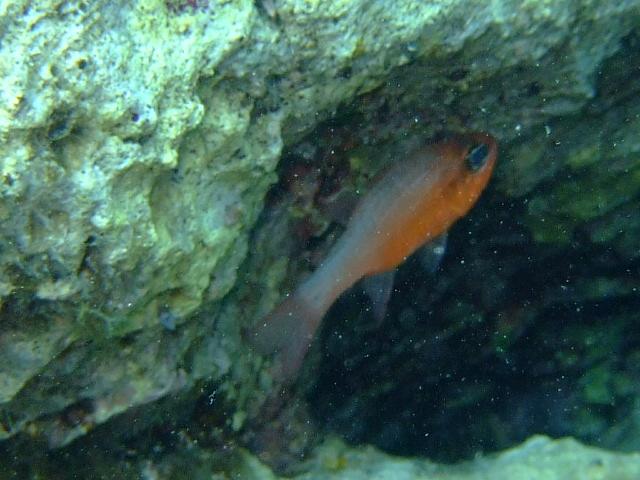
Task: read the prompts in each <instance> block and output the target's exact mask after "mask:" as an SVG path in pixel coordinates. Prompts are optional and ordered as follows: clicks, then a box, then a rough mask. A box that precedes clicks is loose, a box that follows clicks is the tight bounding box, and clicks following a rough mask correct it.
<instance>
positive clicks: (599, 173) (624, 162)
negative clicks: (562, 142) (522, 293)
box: [525, 150, 640, 244]
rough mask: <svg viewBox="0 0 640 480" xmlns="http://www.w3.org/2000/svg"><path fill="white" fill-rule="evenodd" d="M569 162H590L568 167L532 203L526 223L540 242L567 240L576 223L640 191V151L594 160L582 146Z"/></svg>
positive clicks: (607, 209) (596, 217)
mask: <svg viewBox="0 0 640 480" xmlns="http://www.w3.org/2000/svg"><path fill="white" fill-rule="evenodd" d="M567 164H568V165H569V166H573V167H576V166H584V165H587V164H589V166H588V167H585V168H578V169H577V170H573V171H572V169H569V170H565V171H564V173H565V175H564V176H563V175H559V176H558V178H557V179H555V180H554V182H553V184H551V185H550V186H549V187H548V188H547V189H545V193H544V194H540V195H538V196H536V197H535V198H533V199H532V200H531V201H530V202H529V204H528V215H527V217H526V218H525V223H526V224H527V225H528V226H529V228H530V229H531V231H532V233H533V236H534V239H535V240H536V241H538V242H544V243H559V244H566V243H568V242H570V241H571V238H572V236H573V232H574V230H575V229H576V227H578V226H580V225H584V224H585V223H587V222H590V221H594V220H596V219H598V218H600V217H603V216H605V215H606V214H608V213H609V212H611V211H613V210H614V209H616V208H618V207H620V206H622V205H624V204H626V203H628V202H629V201H631V200H632V199H633V198H634V197H635V196H636V195H638V193H640V156H639V155H628V156H626V157H625V158H622V159H615V158H613V159H610V158H607V157H606V156H603V158H602V160H601V161H600V162H598V163H591V159H590V158H589V155H588V154H587V153H586V151H585V150H579V151H578V152H577V155H576V156H572V157H569V159H568V160H567ZM615 164H617V165H615ZM605 165H606V166H607V167H605ZM611 165H615V166H616V167H617V168H610V167H611Z"/></svg>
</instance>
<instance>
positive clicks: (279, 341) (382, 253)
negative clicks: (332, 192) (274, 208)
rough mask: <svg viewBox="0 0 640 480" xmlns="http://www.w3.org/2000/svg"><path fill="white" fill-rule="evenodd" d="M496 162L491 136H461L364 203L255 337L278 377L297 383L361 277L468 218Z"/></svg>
mask: <svg viewBox="0 0 640 480" xmlns="http://www.w3.org/2000/svg"><path fill="white" fill-rule="evenodd" d="M496 158H497V145H496V142H495V139H494V138H493V137H491V136H490V135H488V134H485V133H473V134H468V135H460V136H456V137H454V138H452V139H450V140H447V141H444V142H442V143H438V144H434V145H427V146H424V147H421V148H419V149H417V150H415V151H413V152H412V153H411V154H410V155H409V157H408V158H407V160H405V161H401V162H397V163H396V164H394V165H393V166H392V167H391V168H390V169H389V170H388V171H387V172H386V173H385V174H384V175H382V176H381V177H380V178H379V179H378V181H377V182H376V183H375V184H374V186H373V187H372V188H371V189H370V191H369V192H368V193H367V194H366V195H365V196H364V197H363V198H362V200H361V201H360V202H359V204H358V205H357V207H356V209H355V210H354V212H353V215H352V217H351V219H350V220H349V223H348V225H347V228H346V230H345V232H344V234H343V235H342V237H340V239H339V240H338V241H337V242H336V245H335V246H334V247H333V249H332V250H331V252H330V253H329V255H328V256H327V258H326V260H325V261H324V262H323V263H322V264H321V265H320V266H319V267H318V269H317V270H316V271H314V272H313V274H311V276H310V277H309V278H307V279H306V280H305V281H304V282H303V283H302V284H301V285H300V286H299V287H298V288H297V290H296V291H295V292H294V293H293V294H292V295H289V296H288V297H287V298H286V299H285V300H284V301H283V302H282V303H281V304H280V305H279V306H278V307H276V309H274V310H273V311H272V312H271V313H270V314H269V315H268V316H267V317H266V318H265V319H263V320H262V321H261V322H260V323H259V324H258V326H257V327H256V328H255V329H254V330H253V331H252V335H251V339H250V341H251V343H252V344H253V345H254V346H256V347H257V349H258V350H259V351H260V352H261V353H263V354H270V353H274V352H275V353H276V361H275V364H274V365H275V367H276V372H275V373H276V376H277V377H279V379H280V380H283V381H286V380H290V379H292V378H294V377H295V373H296V372H297V371H298V369H299V367H300V365H301V364H302V360H303V359H304V356H305V355H306V352H307V350H308V348H309V346H310V344H311V341H312V340H313V337H314V335H315V332H316V330H317V329H318V327H319V325H320V322H321V320H322V317H323V316H324V314H325V312H326V311H327V310H328V309H329V307H330V306H331V305H332V304H333V302H334V301H335V300H336V299H337V297H338V296H340V294H341V293H342V292H344V291H345V290H347V289H348V288H349V287H351V286H352V285H353V284H354V283H355V282H356V281H358V280H360V279H361V278H362V277H365V276H368V275H373V274H376V273H381V272H386V271H389V270H392V269H394V268H395V267H397V266H398V265H399V264H400V263H402V262H403V261H404V260H406V258H407V257H408V256H409V255H411V254H412V253H413V252H414V251H415V250H417V249H418V248H419V247H421V246H422V245H424V244H425V243H428V242H429V241H430V240H433V239H435V238H436V237H438V236H440V235H441V234H443V233H445V232H446V231H447V230H448V229H449V228H450V227H451V225H453V223H454V222H456V221H457V220H458V219H459V218H461V217H463V216H464V215H466V213H467V212H468V211H469V210H470V209H471V207H472V206H473V205H474V204H475V202H476V201H477V200H478V198H479V197H480V194H481V193H482V191H483V190H484V188H485V186H486V185H487V182H488V181H489V178H490V177H491V173H492V171H493V168H494V166H495V162H496Z"/></svg>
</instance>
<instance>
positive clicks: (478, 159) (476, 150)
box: [465, 143, 489, 172]
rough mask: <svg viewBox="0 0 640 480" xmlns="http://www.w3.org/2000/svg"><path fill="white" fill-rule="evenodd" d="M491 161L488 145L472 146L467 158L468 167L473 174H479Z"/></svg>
mask: <svg viewBox="0 0 640 480" xmlns="http://www.w3.org/2000/svg"><path fill="white" fill-rule="evenodd" d="M488 159H489V146H488V145H487V144H486V143H479V144H477V145H472V146H471V148H470V149H469V152H468V153H467V156H466V157H465V161H466V162H467V167H468V168H469V170H471V171H472V172H477V171H478V170H480V169H481V168H482V167H484V166H485V164H486V163H487V160H488Z"/></svg>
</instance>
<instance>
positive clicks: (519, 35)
mask: <svg viewBox="0 0 640 480" xmlns="http://www.w3.org/2000/svg"><path fill="white" fill-rule="evenodd" d="M1 8H2V10H0V20H1V22H2V25H3V29H2V30H3V34H2V47H1V50H0V69H1V70H2V72H3V74H2V76H1V78H0V82H1V88H0V92H1V96H2V103H1V104H0V159H1V160H0V219H1V220H2V221H1V223H0V238H1V249H0V302H1V303H0V306H1V310H0V439H7V438H9V437H12V436H14V435H16V434H17V433H20V432H26V433H28V434H29V435H32V436H33V437H36V438H42V437H44V438H45V439H46V440H47V441H48V442H49V444H50V445H51V446H53V447H57V446H61V445H65V444H67V443H69V442H70V441H71V440H73V439H74V438H77V437H78V436H81V435H84V434H85V433H87V432H88V431H90V430H92V429H94V428H95V426H96V425H99V424H101V423H104V422H106V421H107V420H109V419H111V418H112V417H113V416H114V415H117V414H122V413H126V412H129V411H133V412H134V413H135V415H136V416H137V418H140V419H141V423H144V422H145V421H147V419H144V418H143V417H144V415H143V414H142V413H141V412H140V411H139V410H132V409H135V407H139V406H141V405H145V404H148V403H151V402H156V401H157V400H159V399H162V398H163V397H167V396H171V395H179V394H187V392H189V391H190V390H191V389H193V388H194V386H195V385H199V386H200V385H201V384H202V383H205V382H206V384H207V385H208V386H209V385H216V388H215V389H214V390H212V391H213V392H214V393H211V394H210V395H211V396H212V407H211V408H212V409H213V410H215V409H216V408H217V407H216V406H217V405H218V404H217V403H216V402H218V401H219V399H220V397H223V398H224V399H225V402H220V403H224V405H225V407H224V408H225V415H220V416H219V418H224V420H220V421H221V422H228V423H229V424H228V426H229V427H230V428H231V429H232V430H237V429H239V428H240V427H241V426H242V423H243V419H244V417H246V413H245V410H246V408H247V403H248V402H249V400H248V399H249V398H250V397H252V396H258V397H260V396H263V395H264V392H262V391H261V388H259V387H258V386H257V385H256V381H255V380H254V376H255V370H256V368H257V367H256V366H255V363H256V359H255V358H250V357H249V356H248V355H246V351H245V350H244V347H243V345H242V341H241V336H240V333H239V332H240V327H241V325H243V324H247V323H249V322H250V321H252V320H253V317H254V316H255V315H256V312H261V313H264V312H263V311H264V310H265V309H267V308H268V306H267V303H268V302H271V301H275V299H276V297H277V296H278V295H279V289H278V284H279V282H280V280H281V279H282V277H283V276H284V270H285V266H286V265H283V264H282V258H280V259H278V260H279V263H276V262H275V261H271V260H273V259H274V257H275V258H278V256H279V257H282V256H283V254H282V251H279V250H278V248H279V246H280V244H279V243H278V241H279V240H281V238H282V237H287V235H288V232H279V235H281V237H278V236H273V237H271V238H270V239H268V241H267V242H266V243H265V245H266V249H265V253H264V255H263V254H262V253H258V255H257V257H258V258H255V259H253V260H251V261H250V262H249V264H248V266H246V267H245V268H244V270H241V272H242V275H243V277H242V279H243V282H240V283H242V284H241V285H239V286H238V288H237V289H236V290H235V291H233V292H232V293H231V294H229V292H230V291H231V289H232V288H233V287H234V285H235V284H236V280H237V278H238V271H239V268H240V266H241V264H242V262H243V261H244V260H245V257H246V256H247V251H248V250H249V233H250V231H251V229H252V228H253V227H254V224H255V222H256V219H257V218H258V215H259V213H260V212H261V210H262V207H263V202H264V197H265V194H266V192H267V190H268V189H269V188H270V186H271V185H272V184H273V183H275V182H276V174H275V173H274V172H275V168H276V165H277V163H278V160H279V158H280V155H281V152H282V150H283V146H284V145H291V144H293V143H294V142H296V141H298V140H300V139H301V138H302V136H303V135H304V134H306V133H308V132H309V131H311V129H313V128H314V127H315V126H316V125H317V124H318V123H319V122H320V121H322V120H324V119H326V118H328V117H330V116H331V115H333V114H334V113H335V111H336V109H337V108H338V107H339V106H340V105H342V104H345V103H348V102H350V101H352V100H353V99H354V98H355V97H357V96H361V95H363V94H365V93H367V92H372V90H374V89H375V88H377V87H379V86H381V85H385V87H384V88H383V92H382V95H383V96H386V97H392V96H393V92H402V94H403V95H404V97H403V98H401V99H400V100H398V103H397V105H396V111H402V108H403V106H406V105H409V104H412V105H414V106H418V108H420V109H421V113H422V117H421V118H422V119H423V120H422V121H421V124H420V127H421V135H423V136H429V135H430V134H433V133H434V132H438V131H441V130H442V129H443V128H447V129H451V130H463V129H483V130H487V131H491V132H492V133H494V134H495V135H496V136H499V137H500V138H501V139H502V140H503V141H504V142H509V141H512V140H513V141H515V142H520V143H521V145H522V147H521V148H522V150H523V151H525V152H526V153H527V155H524V154H523V155H522V156H518V158H517V160H516V161H513V162H511V163H510V162H505V166H504V167H502V170H501V171H500V172H499V180H498V181H499V185H500V187H498V188H500V189H501V190H502V191H504V192H505V195H507V196H509V195H513V196H519V195H521V194H522V192H524V191H527V189H531V188H533V187H534V186H536V185H538V184H539V183H540V182H542V181H545V180H549V181H550V180H551V179H552V178H553V175H554V173H555V172H556V171H557V170H556V169H555V167H557V166H559V162H561V161H564V160H563V159H564V158H565V157H558V160H557V161H556V162H554V163H552V164H548V163H547V162H549V158H548V157H547V156H545V155H543V152H544V151H545V150H544V148H543V146H541V143H542V141H543V140H544V141H547V140H548V139H547V136H544V135H547V134H546V133H545V134H544V135H542V134H541V133H539V132H543V131H544V132H546V131H545V130H544V126H545V125H552V123H553V122H554V121H557V122H558V123H559V124H560V125H561V124H562V122H563V118H565V119H566V118H570V116H571V115H580V114H581V112H582V109H583V108H585V106H587V105H591V104H592V102H593V99H594V98H596V97H597V93H598V88H599V85H598V83H597V80H598V76H597V72H598V71H599V69H600V68H601V67H602V65H603V63H604V62H606V61H607V59H609V58H613V56H614V55H615V53H616V52H617V51H619V50H620V49H621V48H623V43H622V42H623V41H624V39H625V38H626V39H629V38H630V37H629V32H630V31H631V29H632V27H633V26H634V25H637V22H638V15H639V13H638V5H637V2H631V1H629V2H619V3H616V4H615V5H614V4H609V2H596V1H583V2H572V1H564V2H562V1H561V2H554V3H552V4H547V3H542V2H535V1H532V2H524V3H523V2H515V1H503V2H499V3H494V4H492V6H491V7H489V6H484V5H476V6H473V7H470V6H469V3H468V2H463V1H454V2H450V1H446V2H445V1H443V2H429V4H428V5H423V4H421V3H419V2H414V1H399V2H396V4H395V6H394V8H393V9H388V8H386V7H385V5H384V3H382V2H380V3H378V2H370V1H368V0H361V1H355V0H354V1H338V0H336V1H331V2H315V1H302V0H297V1H294V0H291V1H277V2H275V1H248V0H244V1H237V2H227V1H222V0H220V1H214V0H209V1H204V0H203V1H196V2H193V1H166V2H162V1H157V2H148V1H139V2H106V1H97V2H90V4H86V3H84V2H60V1H44V0H43V1H32V2H29V1H23V2H13V3H9V2H8V3H7V4H5V5H3V6H2V7H1ZM629 41H630V40H629ZM621 78H622V80H624V78H626V77H624V76H622V77H621ZM389 79H391V80H389ZM614 80H615V79H614ZM614 80H612V83H616V82H617V80H615V81H614ZM622 80H620V81H622ZM387 81H388V83H387V84H385V82H387ZM634 88H637V87H634ZM610 97H612V102H611V104H606V102H607V99H603V100H602V101H603V102H605V104H603V105H600V106H598V105H596V106H595V107H594V108H596V111H595V113H594V120H593V121H594V122H597V121H598V119H599V118H601V116H602V115H605V113H602V112H606V115H618V116H620V115H622V114H621V113H619V112H620V111H619V110H618V109H617V108H618V107H617V105H618V104H619V102H621V101H622V99H618V100H616V99H613V97H614V95H613V94H611V95H610ZM362 98H365V99H368V101H371V102H372V104H375V98H376V95H375V94H372V93H369V96H368V97H362ZM614 100H615V101H614ZM403 102H404V103H403ZM598 108H599V109H600V110H598ZM620 108H622V107H620ZM629 108H630V109H632V107H631V106H630V107H629ZM374 110H375V108H374V107H372V108H371V110H370V111H372V112H373V111H374ZM365 111H366V109H365ZM616 112H618V113H616ZM635 112H636V111H634V110H630V113H629V114H630V117H629V118H631V119H632V120H630V122H631V121H635V122H636V123H637V116H636V117H635V120H633V115H636V113H635ZM554 119H557V120H554ZM406 123H407V122H404V123H403V121H399V122H390V123H388V124H384V123H383V122H378V124H377V126H378V127H379V129H378V130H377V131H376V132H373V133H372V135H374V136H375V137H376V138H382V139H384V138H390V137H393V136H394V135H395V136H397V135H401V133H400V132H401V131H402V130H397V131H396V130H394V128H396V127H403V126H406V125H405V124H406ZM409 123H411V122H409ZM551 128H552V129H553V128H555V125H552V126H551ZM558 128H562V127H558ZM628 128H629V129H630V130H629V131H633V130H632V125H631V124H629V125H628ZM364 130H365V129H361V131H364ZM365 133H366V132H365ZM576 136H581V135H580V133H579V132H577V133H576ZM540 137H542V139H543V140H540ZM530 138H532V139H534V140H531V141H529V140H528V139H530ZM626 145H628V144H626ZM531 146H533V147H535V148H531ZM587 147H588V145H587V146H585V149H587ZM633 151H635V152H637V150H633V149H632V152H633ZM578 153H579V152H578ZM583 153H584V154H583V155H577V154H576V155H575V156H572V158H575V162H581V161H582V160H583V159H584V161H587V162H588V161H589V160H590V159H594V158H596V157H597V156H596V157H594V156H589V155H588V151H587V150H584V152H583ZM612 155H613V154H612ZM612 158H614V157H612ZM615 158H618V157H615ZM623 168H626V167H623ZM589 178H591V177H590V176H589ZM634 178H636V179H637V177H634ZM608 181H609V180H606V181H605V180H603V183H602V184H601V185H600V184H597V185H595V186H594V187H593V188H603V189H607V188H608V186H609V185H610V184H609V183H607V182H608ZM616 181H617V177H616V178H613V179H611V182H616ZM616 185H617V184H616ZM633 185H637V184H633ZM620 188H621V189H623V190H624V193H625V195H628V198H629V200H628V201H627V200H625V201H624V202H621V203H616V202H615V201H609V203H606V201H608V199H606V201H605V203H606V204H607V205H609V206H610V208H606V209H604V210H602V214H598V215H595V214H593V215H591V212H592V208H591V205H588V204H587V205H584V210H585V211H587V212H589V213H585V215H586V217H585V219H588V220H589V221H593V222H595V223H593V227H592V228H591V227H590V228H591V230H590V232H591V233H592V235H593V236H594V238H599V239H603V241H607V240H608V239H609V238H611V237H615V238H616V239H618V240H619V247H617V248H620V249H621V251H634V248H635V247H634V246H633V241H632V240H630V239H632V238H633V236H632V235H631V234H630V233H628V232H627V233H624V234H623V235H622V237H620V236H618V234H617V233H616V232H615V228H614V227H611V225H612V224H613V223H610V222H607V221H605V214H606V215H607V216H611V217H612V220H611V222H616V221H618V222H625V218H627V217H625V213H624V212H625V211H627V212H634V211H635V210H634V206H633V204H631V203H629V202H631V201H632V199H635V200H633V201H636V202H637V189H635V190H633V189H632V190H631V191H629V190H627V188H632V187H628V186H621V187H620ZM633 188H636V187H633ZM634 195H635V196H634ZM540 198H544V197H540ZM553 198H557V195H555V196H554V197H553ZM626 198H627V197H625V199H626ZM603 201H604V200H603ZM541 202H542V200H541V201H539V202H538V203H535V202H534V203H533V205H532V206H531V207H530V208H529V210H528V212H529V214H530V215H531V218H534V219H535V218H541V216H543V215H546V212H548V211H553V212H554V214H556V215H558V216H561V217H562V218H563V219H564V218H565V217H568V218H569V220H567V222H565V224H566V223H568V222H570V221H571V222H572V221H573V218H574V217H573V212H572V211H568V212H563V211H558V210H556V209H554V208H553V205H552V204H550V203H544V202H542V203H541ZM618 207H620V208H618ZM625 209H626V210H625ZM541 212H542V213H541ZM589 215H590V216H589ZM629 215H631V213H629ZM598 222H600V223H598ZM603 222H604V223H603ZM578 223H580V224H582V223H583V221H582V220H581V221H580V222H578ZM530 225H531V229H532V231H534V234H535V235H537V237H536V238H539V239H541V240H542V239H548V238H550V239H551V240H552V241H556V238H555V236H554V235H556V234H557V232H554V233H552V234H549V233H548V232H547V230H544V229H541V228H538V227H536V226H535V225H534V224H533V220H531V222H530ZM574 227H576V225H574V224H573V223H571V224H570V225H568V226H566V228H565V230H566V229H572V228H574ZM635 228H638V227H637V226H636V227H635ZM558 241H559V240H558ZM625 249H626V250H625ZM261 255H263V257H261ZM265 259H266V260H265ZM245 283H246V284H247V285H249V287H247V286H244V284H245ZM256 286H258V288H259V289H260V290H256ZM256 291H261V294H260V296H258V295H256V293H255V292H256ZM262 292H263V293H262ZM228 294H229V295H228ZM225 297H226V299H225V301H224V302H222V299H223V298H225ZM267 384H268V382H267ZM215 392H218V393H217V395H218V397H217V399H216V400H214V398H215V397H216V394H215ZM207 393H209V392H207ZM199 394H200V393H198V394H194V395H199ZM167 408H168V409H170V407H167ZM221 408H222V407H221ZM227 411H229V414H228V415H227ZM132 414H133V413H132ZM176 416H179V414H176ZM125 418H126V417H125ZM148 421H149V422H152V421H154V420H152V419H148ZM124 423H125V424H126V421H125V422H124ZM123 430H126V426H125V427H123Z"/></svg>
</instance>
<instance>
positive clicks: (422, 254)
mask: <svg viewBox="0 0 640 480" xmlns="http://www.w3.org/2000/svg"><path fill="white" fill-rule="evenodd" d="M446 251H447V234H446V233H443V234H442V235H440V236H439V237H437V238H435V239H434V240H432V241H430V242H429V243H427V244H425V245H423V246H422V247H420V248H419V249H418V251H417V252H416V253H415V255H416V256H417V258H418V261H419V262H420V265H422V268H424V269H425V271H427V272H429V273H434V272H435V271H436V270H437V269H438V267H439V266H440V264H441V263H442V259H443V258H444V254H445V252H446Z"/></svg>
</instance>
